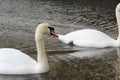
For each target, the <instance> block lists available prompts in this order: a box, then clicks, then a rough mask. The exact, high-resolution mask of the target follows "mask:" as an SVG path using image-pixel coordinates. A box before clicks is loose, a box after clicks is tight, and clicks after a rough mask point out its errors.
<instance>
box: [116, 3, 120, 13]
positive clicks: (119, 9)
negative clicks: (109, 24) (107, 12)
mask: <svg viewBox="0 0 120 80" xmlns="http://www.w3.org/2000/svg"><path fill="white" fill-rule="evenodd" d="M116 14H120V3H118V5H117V7H116Z"/></svg>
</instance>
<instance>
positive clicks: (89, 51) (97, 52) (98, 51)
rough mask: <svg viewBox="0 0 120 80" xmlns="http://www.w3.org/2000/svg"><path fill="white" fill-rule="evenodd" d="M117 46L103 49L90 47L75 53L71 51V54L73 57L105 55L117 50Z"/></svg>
mask: <svg viewBox="0 0 120 80" xmlns="http://www.w3.org/2000/svg"><path fill="white" fill-rule="evenodd" d="M115 50H116V48H103V49H98V48H97V49H96V48H88V49H86V50H80V51H77V52H74V53H70V54H69V55H70V56H71V57H79V58H85V57H88V58H89V57H96V56H100V55H105V54H108V53H111V52H112V51H115Z"/></svg>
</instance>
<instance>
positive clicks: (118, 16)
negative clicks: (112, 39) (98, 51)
mask: <svg viewBox="0 0 120 80" xmlns="http://www.w3.org/2000/svg"><path fill="white" fill-rule="evenodd" d="M116 18H117V24H118V38H117V40H118V41H120V14H119V12H118V11H117V10H116Z"/></svg>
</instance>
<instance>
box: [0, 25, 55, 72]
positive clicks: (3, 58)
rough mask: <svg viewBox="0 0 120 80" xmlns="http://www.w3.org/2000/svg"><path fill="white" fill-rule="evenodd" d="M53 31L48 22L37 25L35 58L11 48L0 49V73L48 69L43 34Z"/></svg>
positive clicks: (44, 70)
mask: <svg viewBox="0 0 120 80" xmlns="http://www.w3.org/2000/svg"><path fill="white" fill-rule="evenodd" d="M52 33H54V28H52V27H50V24H48V23H42V24H40V25H38V27H37V29H36V33H35V41H36V46H37V60H38V61H35V60H34V59H32V58H31V57H29V56H28V55H26V54H25V53H23V52H21V51H19V50H17V49H13V48H1V49H0V74H35V73H44V72H47V71H48V70H49V65H48V60H47V56H46V52H45V48H44V41H43V35H44V34H51V35H55V33H54V34H52Z"/></svg>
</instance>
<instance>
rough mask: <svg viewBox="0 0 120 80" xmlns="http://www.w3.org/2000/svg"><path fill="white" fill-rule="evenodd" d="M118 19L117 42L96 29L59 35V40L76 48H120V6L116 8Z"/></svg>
mask: <svg viewBox="0 0 120 80" xmlns="http://www.w3.org/2000/svg"><path fill="white" fill-rule="evenodd" d="M116 18H117V23H118V32H119V33H118V38H117V40H115V39H113V38H111V37H109V36H108V35H106V34H105V33H103V32H100V31H97V30H94V29H83V30H78V31H74V32H71V33H68V34H66V35H59V34H58V39H59V40H61V41H62V42H64V43H66V44H69V43H73V44H74V45H76V46H82V47H96V48H104V47H119V46H120V4H118V5H117V7H116Z"/></svg>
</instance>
